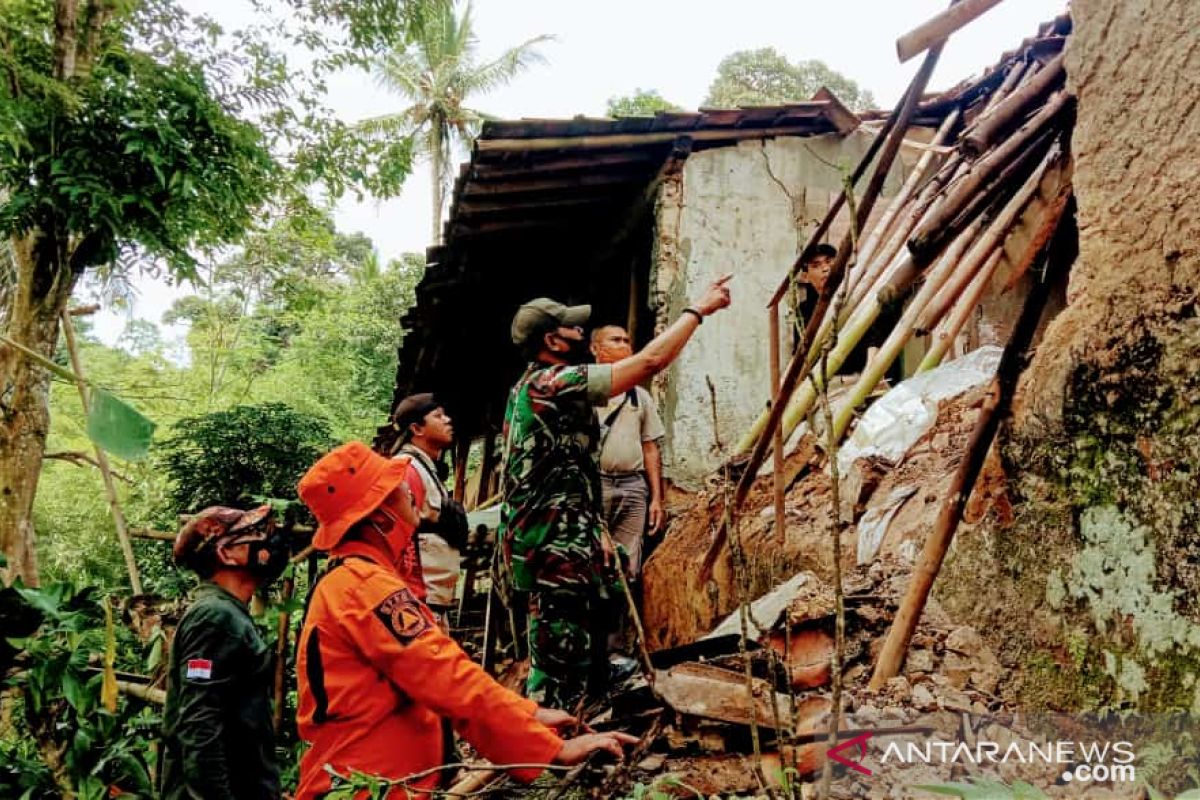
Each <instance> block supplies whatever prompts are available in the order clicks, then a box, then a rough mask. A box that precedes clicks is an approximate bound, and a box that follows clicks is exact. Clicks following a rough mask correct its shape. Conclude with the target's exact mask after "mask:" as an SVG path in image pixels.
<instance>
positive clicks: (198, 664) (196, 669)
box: [187, 658, 212, 681]
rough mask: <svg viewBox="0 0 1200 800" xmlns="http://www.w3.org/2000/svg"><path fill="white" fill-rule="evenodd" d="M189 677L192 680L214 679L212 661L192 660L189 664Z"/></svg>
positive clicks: (203, 659) (204, 659)
mask: <svg viewBox="0 0 1200 800" xmlns="http://www.w3.org/2000/svg"><path fill="white" fill-rule="evenodd" d="M187 676H188V678H189V679H192V680H202V681H207V680H211V679H212V661H210V660H209V659H207V658H191V659H188V662H187Z"/></svg>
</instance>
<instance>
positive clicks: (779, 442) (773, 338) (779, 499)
mask: <svg viewBox="0 0 1200 800" xmlns="http://www.w3.org/2000/svg"><path fill="white" fill-rule="evenodd" d="M767 316H768V319H769V324H770V326H771V328H770V331H769V342H770V346H771V351H770V359H771V405H775V404H776V403H778V402H779V349H780V343H779V304H778V303H772V304H771V307H770V313H769V314H768V315H767ZM772 438H773V440H774V441H773V443H772V451H773V453H774V455H773V456H772V460H771V463H772V465H773V467H774V473H773V474H772V476H771V477H773V478H774V479H775V481H774V484H775V487H774V488H775V531H776V533H777V534H778V535H779V543H780V544H783V543H785V542H786V541H787V511H786V509H785V507H784V504H783V490H784V485H783V426H782V425H776V426H775V432H774V433H773V434H772Z"/></svg>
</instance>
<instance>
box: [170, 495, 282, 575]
mask: <svg viewBox="0 0 1200 800" xmlns="http://www.w3.org/2000/svg"><path fill="white" fill-rule="evenodd" d="M271 514H272V511H271V507H270V506H269V505H263V506H259V507H258V508H254V509H251V510H250V511H242V510H241V509H239V508H228V507H226V506H209V507H208V508H206V509H204V510H203V511H201V512H200V513H199V514H196V515H195V516H193V517H192V518H191V519H190V520H188V522H187V524H186V525H184V526H183V528H182V529H181V530H180V531H179V535H177V536H176V537H175V546H174V547H173V548H172V552H171V554H172V556H173V557H174V559H175V563H176V564H179V565H180V566H191V565H192V562H193V559H194V558H195V557H196V556H197V555H198V554H199V553H201V552H203V551H204V550H205V548H206V547H208V546H209V545H211V544H212V543H213V542H215V541H216V540H217V539H220V538H221V537H222V536H226V535H228V534H234V533H246V532H249V531H251V530H253V529H255V528H258V527H264V528H265V527H266V526H267V525H269V524H270V522H271Z"/></svg>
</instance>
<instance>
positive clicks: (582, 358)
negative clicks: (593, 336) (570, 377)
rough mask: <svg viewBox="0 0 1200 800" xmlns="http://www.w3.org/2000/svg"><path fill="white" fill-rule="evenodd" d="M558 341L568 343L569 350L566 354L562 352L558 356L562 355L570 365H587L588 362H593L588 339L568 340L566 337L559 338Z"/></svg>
mask: <svg viewBox="0 0 1200 800" xmlns="http://www.w3.org/2000/svg"><path fill="white" fill-rule="evenodd" d="M556 335H557V334H556ZM558 340H559V341H560V342H566V343H567V347H568V348H569V349H568V350H567V351H566V352H565V353H564V352H562V351H559V352H558V355H560V356H561V357H562V358H563V359H564V360H565V361H567V362H568V363H571V364H586V363H587V362H589V361H591V358H592V354H591V352H590V351H589V350H588V342H587V339H586V338H584V339H568V338H566V337H565V336H559V337H558Z"/></svg>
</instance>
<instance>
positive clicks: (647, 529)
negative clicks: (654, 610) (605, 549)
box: [591, 325, 666, 581]
mask: <svg viewBox="0 0 1200 800" xmlns="http://www.w3.org/2000/svg"><path fill="white" fill-rule="evenodd" d="M591 350H592V355H593V356H595V357H596V361H597V363H600V364H614V363H616V362H618V361H620V360H621V359H623V358H628V357H629V356H631V355H632V354H633V347H632V343H631V342H630V340H629V334H628V333H627V332H626V331H625V329H624V328H622V327H620V326H619V325H605V326H603V327H600V328H596V329H595V330H594V331H592V346H591ZM596 413H597V414H598V415H599V418H600V487H601V490H602V492H603V496H604V517H605V521H606V522H607V523H608V530H609V533H611V534H612V537H613V539H615V540H616V541H617V543H619V544H620V545H621V546H622V547H624V548H625V552H627V553H628V554H629V579H630V580H631V581H637V579H638V578H639V577H640V576H641V574H642V537H643V536H645V535H649V536H653V535H654V534H655V533H657V532H658V531H659V529H660V528H661V527H662V525H663V490H662V486H663V483H662V454H661V452H660V451H659V447H658V443H659V442H660V441H661V440H662V438H663V436H664V435H665V433H666V432H665V431H664V430H663V424H662V420H661V419H660V418H659V416H658V408H657V407H656V406H655V404H654V399H653V398H652V397H651V396H650V393H649V392H647V391H646V390H645V389H643V388H642V387H640V386H635V387H633V388H632V389H630V390H628V391H627V392H625V393H624V394H620V395H617V396H616V397H611V398H609V401H608V404H607V405H606V406H601V407H599V408H597V410H596ZM647 522H648V523H649V524H647Z"/></svg>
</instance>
